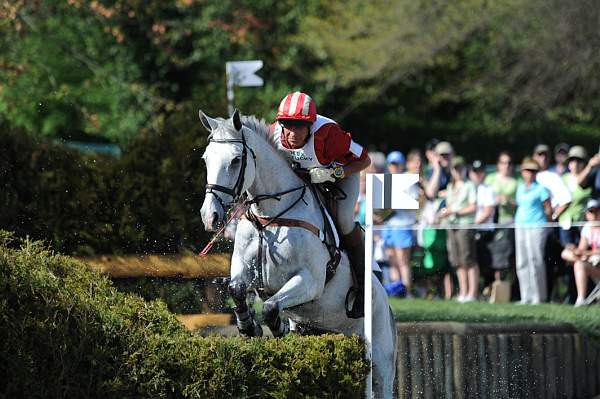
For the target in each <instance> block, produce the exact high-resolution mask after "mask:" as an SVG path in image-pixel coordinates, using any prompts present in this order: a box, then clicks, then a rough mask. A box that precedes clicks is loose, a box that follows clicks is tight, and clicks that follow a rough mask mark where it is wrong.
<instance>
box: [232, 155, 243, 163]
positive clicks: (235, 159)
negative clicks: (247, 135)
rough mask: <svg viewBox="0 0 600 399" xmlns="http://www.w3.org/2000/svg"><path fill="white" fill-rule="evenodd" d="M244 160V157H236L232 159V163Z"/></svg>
mask: <svg viewBox="0 0 600 399" xmlns="http://www.w3.org/2000/svg"><path fill="white" fill-rule="evenodd" d="M241 160H242V157H235V158H233V159H232V160H231V165H237V164H238V163H240V161H241Z"/></svg>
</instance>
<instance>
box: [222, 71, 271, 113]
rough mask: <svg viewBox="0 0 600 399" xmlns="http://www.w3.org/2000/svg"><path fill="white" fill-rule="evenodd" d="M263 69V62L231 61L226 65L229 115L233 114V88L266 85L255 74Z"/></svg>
mask: <svg viewBox="0 0 600 399" xmlns="http://www.w3.org/2000/svg"><path fill="white" fill-rule="evenodd" d="M262 67H263V62H262V60H252V61H229V62H226V63H225V73H226V75H227V101H228V108H229V115H231V114H233V98H234V93H233V87H234V86H240V87H252V86H254V87H256V86H262V85H263V84H264V81H263V78H261V77H260V76H258V75H256V74H255V72H256V71H258V70H259V69H261V68H262Z"/></svg>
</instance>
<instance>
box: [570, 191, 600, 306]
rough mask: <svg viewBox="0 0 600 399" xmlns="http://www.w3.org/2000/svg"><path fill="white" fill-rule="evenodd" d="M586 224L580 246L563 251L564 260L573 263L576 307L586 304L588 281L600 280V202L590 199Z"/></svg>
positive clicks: (582, 231) (587, 206)
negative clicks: (590, 279)
mask: <svg viewBox="0 0 600 399" xmlns="http://www.w3.org/2000/svg"><path fill="white" fill-rule="evenodd" d="M585 208H586V211H585V218H586V220H587V222H586V224H585V225H584V226H583V228H582V229H581V236H580V238H579V245H578V246H577V247H576V248H567V249H565V250H564V251H563V258H565V259H566V260H567V261H570V262H573V272H574V273H575V284H576V286H577V300H576V301H575V306H582V305H584V304H585V298H586V296H587V293H588V279H589V278H592V279H595V280H598V279H600V202H599V201H598V200H595V199H590V200H588V202H587V203H586V207H585Z"/></svg>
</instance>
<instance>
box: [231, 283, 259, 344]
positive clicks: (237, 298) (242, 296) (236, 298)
mask: <svg viewBox="0 0 600 399" xmlns="http://www.w3.org/2000/svg"><path fill="white" fill-rule="evenodd" d="M247 294H248V286H247V285H246V283H245V282H244V281H243V280H242V279H241V278H232V279H231V282H230V283H229V295H231V298H232V299H233V302H234V303H235V307H234V308H233V311H234V313H235V318H236V320H237V328H238V331H239V332H240V334H241V335H244V336H246V337H262V335H263V331H262V327H261V326H260V324H259V323H258V322H257V321H256V320H254V317H253V316H252V312H251V311H250V309H249V308H248V302H247V301H246V297H247Z"/></svg>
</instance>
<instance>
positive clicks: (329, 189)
mask: <svg viewBox="0 0 600 399" xmlns="http://www.w3.org/2000/svg"><path fill="white" fill-rule="evenodd" d="M292 168H293V169H294V172H295V173H296V174H297V175H298V176H299V177H300V178H301V179H302V180H303V181H304V182H305V183H306V184H307V185H308V186H309V188H310V190H311V191H312V193H313V194H314V196H315V198H316V199H317V202H318V204H319V209H320V210H321V215H322V217H323V225H324V229H323V230H324V234H325V238H324V240H323V243H324V244H325V246H326V247H327V251H328V252H329V262H327V276H326V280H325V282H326V283H327V282H329V280H331V278H332V277H333V275H334V274H335V270H336V269H337V266H338V265H339V263H340V260H341V254H342V249H341V248H340V246H341V243H340V235H339V233H338V232H339V228H338V226H336V224H335V222H334V220H337V201H338V200H340V199H344V198H346V193H345V192H344V191H342V190H341V189H340V188H339V187H337V186H336V185H335V184H333V183H331V182H325V183H321V184H314V183H312V182H311V181H310V175H309V171H308V170H307V169H302V168H299V167H294V166H292Z"/></svg>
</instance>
